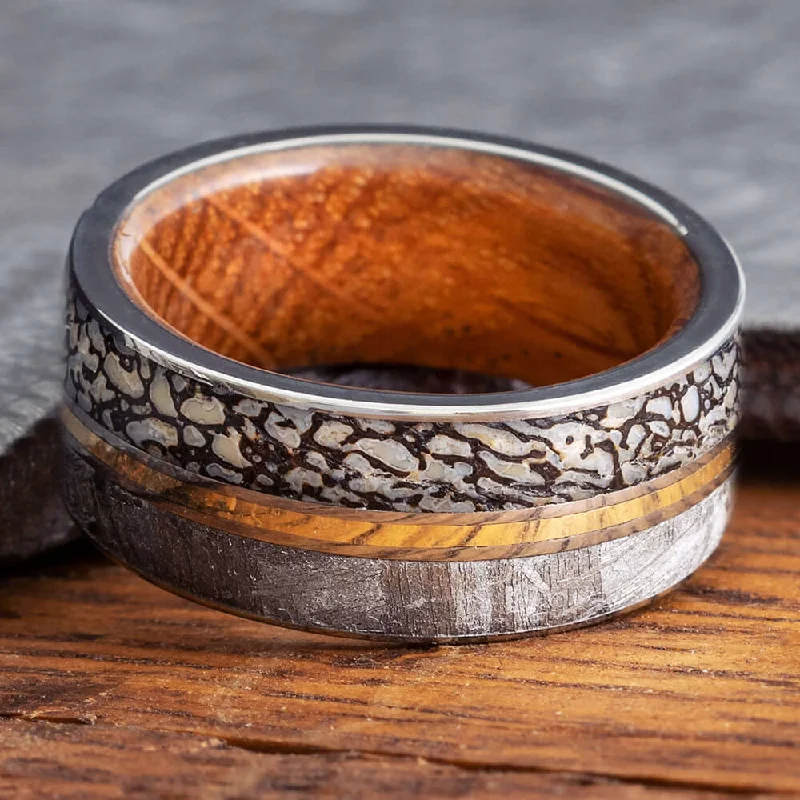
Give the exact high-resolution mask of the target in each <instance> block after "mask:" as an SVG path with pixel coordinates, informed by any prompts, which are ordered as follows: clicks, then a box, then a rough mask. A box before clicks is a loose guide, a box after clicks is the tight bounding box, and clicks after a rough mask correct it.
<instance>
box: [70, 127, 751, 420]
mask: <svg viewBox="0 0 800 800" xmlns="http://www.w3.org/2000/svg"><path fill="white" fill-rule="evenodd" d="M352 143H361V144H364V143H375V144H381V143H403V144H412V145H413V144H418V145H427V146H441V147H458V148H465V149H468V150H477V151H481V152H485V153H491V154H496V155H498V156H502V157H506V158H511V159H518V160H521V161H525V162H533V163H535V164H539V165H541V166H543V167H547V168H550V169H554V170H560V171H562V172H565V173H568V174H570V175H572V176H573V177H577V178H579V179H582V180H584V181H588V182H591V183H597V184H600V185H602V186H604V187H606V188H607V189H610V190H612V191H614V192H616V193H618V194H621V195H623V196H625V197H627V198H628V199H630V200H633V201H634V202H635V203H637V204H639V205H640V206H641V207H643V208H645V209H647V210H649V211H650V212H651V213H652V214H654V215H655V216H656V217H658V218H660V219H661V220H662V221H663V222H665V223H666V224H667V225H669V226H670V227H671V228H672V229H673V230H674V231H675V234H676V236H678V237H680V238H681V239H682V240H683V242H684V243H685V244H686V245H687V247H688V249H689V251H690V252H691V253H692V255H693V256H694V258H695V259H696V261H697V264H698V266H699V269H700V277H701V288H700V301H699V303H698V306H697V309H696V311H695V313H694V315H693V316H692V318H691V319H690V320H689V321H688V323H687V324H686V325H685V326H684V327H683V328H682V329H681V330H679V331H678V332H677V333H675V334H674V335H673V336H672V337H670V338H669V339H668V340H666V341H665V342H663V343H662V344H660V345H659V346H657V347H655V348H653V349H652V350H650V351H648V352H646V353H643V354H642V355H640V356H638V357H636V358H633V359H632V360H630V361H627V362H625V363H624V364H621V365H619V366H616V367H613V368H611V369H608V370H606V371H604V372H601V373H596V374H594V375H590V376H588V377H585V378H580V379H577V380H572V381H568V382H565V383H561V384H556V385H551V386H543V387H537V388H532V389H526V390H518V391H511V392H502V393H485V394H472V395H470V394H465V395H457V396H455V395H450V396H448V395H441V394H416V393H405V392H403V393H397V392H393V391H389V390H378V389H363V388H353V387H342V386H337V385H332V384H327V383H321V382H315V381H310V380H307V379H304V378H303V379H301V378H295V377H291V376H288V375H283V374H280V373H276V372H270V371H267V370H263V369H259V368H257V367H252V366H249V365H247V364H243V363H241V362H238V361H234V360H232V359H229V358H226V357H225V356H222V355H219V354H217V353H214V352H212V351H210V350H207V349H205V348H202V347H198V346H197V345H195V344H194V343H192V342H190V341H189V340H187V339H185V338H184V337H182V336H180V335H179V334H177V333H175V332H174V331H172V330H170V329H169V328H167V327H166V326H164V325H162V324H160V323H158V322H156V321H155V320H154V319H152V318H151V317H149V316H148V315H146V314H144V313H143V312H142V311H141V309H140V308H139V307H138V306H137V305H136V304H135V303H134V302H133V301H132V300H131V298H130V297H129V296H128V295H127V294H126V293H125V291H124V290H123V289H122V288H121V287H120V285H119V283H118V281H117V280H116V278H115V276H114V275H113V271H112V269H111V265H110V247H111V241H112V237H113V235H114V231H115V227H116V225H117V223H118V221H119V220H120V218H121V217H122V215H123V214H124V213H125V211H126V209H128V208H129V207H130V206H131V205H133V204H135V203H136V202H137V201H138V200H140V199H141V198H142V197H143V196H145V195H146V194H147V193H148V192H150V191H152V190H153V189H154V188H155V187H157V186H159V185H163V184H164V183H165V182H169V181H170V180H171V179H173V178H175V177H177V176H179V175H181V174H184V173H186V172H191V171H193V170H195V169H198V168H200V167H201V166H204V165H207V164H213V163H219V162H223V161H229V160H232V159H235V158H237V157H240V156H243V155H246V154H250V153H260V152H265V151H267V150H285V149H290V148H298V147H304V146H306V145H309V144H315V145H319V144H329V145H342V146H346V145H348V144H352ZM69 267H70V270H71V273H72V275H73V276H74V281H75V285H76V289H77V291H78V293H79V295H80V296H81V298H82V299H83V300H84V301H85V302H86V303H87V304H88V305H89V306H91V307H92V308H93V309H94V311H95V312H96V313H97V314H98V315H99V316H100V317H101V318H102V319H103V321H104V323H105V324H107V325H108V326H109V327H111V328H112V329H115V330H117V331H118V332H119V333H121V334H122V335H124V336H125V337H126V338H127V339H128V340H130V341H132V342H135V343H136V349H137V350H140V351H141V352H143V353H146V354H147V356H148V357H149V358H151V359H152V360H153V361H154V362H156V363H161V364H163V365H165V366H168V367H172V368H175V369H177V370H179V371H185V372H187V373H188V374H191V375H194V376H196V377H198V378H200V379H204V380H207V381H208V382H210V383H218V384H219V383H221V384H224V385H226V386H229V387H231V388H232V389H238V390H240V391H242V392H243V393H244V394H247V395H248V396H251V397H257V398H263V399H267V400H272V401H275V402H282V403H286V404H299V405H302V406H304V407H313V408H316V409H319V410H324V411H329V412H332V413H342V414H362V415H373V416H379V417H381V418H384V419H410V420H415V419H425V420H435V419H448V420H451V419H463V420H467V419H469V420H484V419H497V418H506V417H509V416H525V417H537V416H545V415H553V414H558V413H564V412H571V411H574V410H575V409H577V408H587V407H590V406H592V405H594V404H598V403H601V402H613V401H614V400H615V399H616V398H622V397H629V396H632V395H635V394H638V393H641V392H643V391H645V390H647V389H648V388H649V387H652V386H655V385H658V384H659V383H661V382H663V381H664V380H665V379H666V378H669V377H670V376H671V375H676V374H680V373H681V372H682V371H685V370H686V369H687V368H689V367H691V366H692V365H693V364H695V363H697V362H699V361H701V360H702V359H703V358H705V357H707V356H709V355H710V354H711V353H713V352H714V350H715V349H716V348H718V347H719V345H720V344H721V343H722V342H724V341H725V340H726V339H727V338H729V337H730V336H731V335H732V333H733V331H734V330H735V328H736V326H737V323H738V319H739V317H740V315H741V309H742V306H743V303H744V294H745V287H744V278H743V275H742V272H741V268H740V266H739V264H738V261H737V259H736V257H735V255H734V254H733V252H732V250H731V249H730V247H729V246H728V245H727V243H726V242H725V241H724V239H723V238H722V237H721V236H720V235H719V234H718V233H717V232H716V231H715V230H714V228H713V227H712V226H711V225H709V224H708V223H707V222H706V221H705V220H704V219H703V218H702V217H701V216H699V215H698V214H697V213H695V212H694V211H693V210H692V209H690V208H689V207H687V206H686V205H684V204H683V203H682V202H680V201H679V200H676V199H675V198H673V197H671V196H670V195H668V194H667V193H665V192H663V191H661V190H660V189H657V188H655V187H653V186H650V185H648V184H647V183H645V182H644V181H641V180H639V179H638V178H635V177H633V176H631V175H627V174H625V173H624V172H622V171H620V170H617V169H615V168H613V167H610V166H607V165H604V164H600V163H598V162H595V161H593V160H591V159H587V158H584V157H582V156H578V155H575V154H573V153H569V152H566V151H561V150H557V149H554V148H550V147H544V146H539V145H532V144H527V143H525V142H521V141H518V140H516V139H511V138H507V137H499V136H487V135H483V134H475V133H470V132H465V131H459V130H451V129H446V128H422V127H411V126H371V125H359V126H335V127H320V128H299V129H293V130H284V131H277V132H269V133H256V134H250V135H246V136H237V137H229V138H225V139H220V140H216V141H211V142H207V143H204V144H200V145H197V146H194V147H189V148H187V149H184V150H181V151H178V152H176V153H173V154H170V155H167V156H164V157H163V158H159V159H156V160H154V161H151V162H149V163H147V164H144V165H143V166H141V167H139V168H138V169H135V170H133V171H132V172H130V173H128V174H127V175H125V176H124V177H122V178H120V179H119V180H118V181H116V182H115V183H113V184H112V185H111V186H109V187H108V188H107V189H106V190H105V191H103V192H102V193H101V194H100V195H99V196H98V198H97V200H96V201H95V202H94V204H93V205H92V206H91V207H90V208H89V209H88V210H87V211H86V212H85V213H84V215H83V216H82V218H81V219H80V221H79V223H78V226H77V228H76V230H75V234H74V237H73V240H72V243H71V246H70V252H69Z"/></svg>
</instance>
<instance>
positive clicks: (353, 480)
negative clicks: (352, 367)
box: [63, 127, 744, 642]
mask: <svg viewBox="0 0 800 800" xmlns="http://www.w3.org/2000/svg"><path fill="white" fill-rule="evenodd" d="M743 294H744V286H743V279H742V276H741V271H740V269H739V267H738V264H737V262H736V260H735V257H734V256H733V254H732V253H731V251H730V249H729V248H728V246H727V245H726V244H725V242H724V241H723V240H722V239H721V238H720V237H719V235H718V234H717V233H716V232H715V231H714V230H713V229H712V228H711V227H710V226H709V225H708V223H706V222H705V221H704V220H702V219H701V218H700V217H698V216H697V215H696V214H695V213H694V212H692V211H691V210H690V209H688V208H686V207H685V206H684V205H683V204H681V203H680V202H678V201H676V200H674V199H673V198H671V197H669V196H667V195H665V194H664V193H663V192H661V191H659V190H657V189H654V188H653V187H650V186H647V185H646V184H643V183H642V182H640V181H638V180H636V179H634V178H632V177H630V176H628V175H625V174H622V173H620V172H618V171H617V170H615V169H612V168H610V167H607V166H604V165H600V164H597V163H595V162H592V161H589V160H587V159H583V158H580V157H577V156H574V155H572V154H568V153H563V152H560V151H556V150H552V149H549V148H544V147H539V146H533V145H529V144H525V143H522V142H518V141H514V140H508V139H500V138H495V137H486V136H479V135H474V134H466V133H463V132H458V131H447V130H440V129H418V128H396V127H395V128H378V127H360V128H358V129H353V128H337V129H306V130H300V131H288V132H282V133H277V134H259V135H253V136H248V137H238V138H234V139H228V140H223V141H218V142H211V143H208V144H204V145H200V146H198V147H194V148H190V149H188V150H185V151H182V152H180V153H177V154H174V155H170V156H167V157H165V158H162V159H159V160H156V161H153V162H151V163H149V164H146V165H144V166H143V167H141V168H139V169H137V170H135V171H134V172H132V173H130V174H129V175H127V176H125V177H124V178H122V179H120V180H119V181H118V182H116V183H115V184H113V185H112V186H110V187H109V188H108V189H107V190H105V191H104V192H103V193H102V194H101V195H100V196H99V197H98V198H97V200H96V202H95V203H94V205H93V206H92V207H91V208H90V209H89V210H88V211H87V212H86V213H85V214H84V215H83V217H82V218H81V220H80V221H79V223H78V226H77V228H76V231H75V235H74V238H73V241H72V244H71V247H70V253H69V257H68V302H67V351H68V358H67V372H66V381H65V408H64V412H63V420H64V437H65V442H66V448H65V453H66V454H65V460H66V467H67V468H66V470H65V486H66V490H65V494H66V499H67V506H68V508H69V510H70V512H71V514H72V515H73V517H74V518H75V519H76V521H77V522H78V523H79V524H80V525H81V526H82V527H84V528H85V529H86V530H87V532H88V533H89V534H90V535H91V536H92V538H93V539H94V540H95V541H96V542H97V543H98V544H99V545H100V546H101V548H103V549H104V550H105V551H107V552H108V553H109V554H110V555H112V556H113V557H115V558H117V559H118V560H120V561H122V562H123V563H125V564H126V565H128V566H130V567H131V568H132V569H134V570H136V571H138V572H139V573H141V574H142V575H143V576H144V577H146V578H148V579H149V580H151V581H153V582H155V583H158V584H160V585H162V586H164V587H165V588H167V589H170V590H172V591H174V592H177V593H180V594H183V595H186V596H188V597H191V598H193V599H196V600H199V601H201V602H204V603H207V604H210V605H213V606H216V607H219V608H221V609H224V610H227V611H231V612H234V613H237V614H242V615H245V616H251V617H255V618H258V619H263V620H265V621H269V622H274V623H277V624H280V625H286V626H292V627H300V628H306V629H310V630H319V631H325V632H330V633H342V634H349V635H360V636H370V637H376V638H386V639H399V640H410V641H440V642H444V641H474V640H486V639H493V638H501V637H508V636H519V635H525V634H531V633H535V632H539V631H546V630H552V629H561V628H565V627H571V626H576V625H583V624H587V623H589V622H592V621H596V620H598V619H602V618H604V617H607V616H608V615H610V614H614V613H616V612H619V611H622V610H625V609H628V608H631V607H634V606H636V605H639V604H641V603H643V602H645V601H647V600H649V599H651V598H653V597H655V596H657V595H659V594H661V593H663V592H665V591H667V590H668V589H669V588H671V587H672V586H673V585H674V584H675V583H677V582H678V581H680V580H682V579H683V578H685V577H686V576H687V575H689V574H690V573H691V572H692V571H693V570H694V569H696V568H697V567H698V566H699V565H700V564H701V563H702V562H703V561H704V560H705V559H706V558H707V557H708V555H709V554H710V553H711V552H713V550H714V548H715V547H716V545H717V543H718V542H719V539H720V537H721V535H722V533H723V530H724V527H725V524H726V522H727V518H728V513H729V507H730V497H731V483H732V470H733V464H734V450H733V443H732V436H733V432H734V429H735V425H736V422H737V415H738V397H737V394H738V369H739V349H738V343H737V334H736V331H737V324H738V319H739V316H740V313H741V306H742V301H743ZM363 363H372V364H415V365H417V366H421V367H427V368H430V369H438V370H445V369H454V370H461V371H466V372H467V373H468V374H471V373H480V374H483V375H490V376H501V377H502V378H508V379H516V383H513V384H510V385H511V386H512V388H510V389H509V390H508V391H494V392H482V393H475V394H433V393H427V394H425V393H419V392H397V391H388V390H379V389H367V388H359V387H355V386H344V385H337V384H332V383H326V382H323V381H320V380H309V379H307V378H302V377H298V372H297V370H299V369H301V368H307V367H316V366H320V365H332V364H333V365H336V364H363ZM292 373H294V374H292Z"/></svg>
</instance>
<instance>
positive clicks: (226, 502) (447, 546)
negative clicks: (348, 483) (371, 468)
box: [64, 410, 733, 559]
mask: <svg viewBox="0 0 800 800" xmlns="http://www.w3.org/2000/svg"><path fill="white" fill-rule="evenodd" d="M64 423H65V426H66V428H67V430H68V431H69V433H70V434H71V435H72V436H73V437H74V438H75V439H76V441H77V442H78V443H79V444H81V445H82V446H83V447H84V448H85V449H86V450H87V451H88V452H89V453H90V454H91V455H92V456H94V457H95V458H97V459H98V460H99V461H101V462H102V463H103V464H105V465H106V466H107V467H108V468H109V469H111V470H112V471H113V472H115V473H117V474H118V475H119V476H120V478H123V479H124V480H125V482H126V484H129V485H132V487H133V488H135V489H136V490H137V491H138V492H139V493H140V494H143V495H145V496H147V497H149V499H150V500H151V502H153V503H154V504H157V505H159V506H162V507H165V508H168V509H169V510H171V511H173V512H174V513H177V514H180V515H182V516H185V517H190V518H192V519H195V520H197V521H201V522H204V523H205V524H209V525H212V526H216V527H224V528H225V529H226V530H230V531H231V532H235V533H237V534H238V535H242V536H250V537H251V538H257V539H260V540H263V541H271V542H274V543H276V544H287V545H293V546H297V547H304V548H308V549H323V550H326V551H331V552H339V553H342V554H345V551H346V554H348V555H366V554H369V555H372V556H373V557H403V556H401V555H399V553H401V552H402V553H405V554H406V556H405V557H408V554H409V553H410V552H411V551H413V552H415V553H416V554H417V557H418V558H428V557H432V556H433V555H434V554H438V558H443V557H444V558H448V559H455V558H458V557H459V556H460V555H461V552H460V551H462V550H465V551H468V554H467V555H468V557H469V558H478V557H483V558H489V557H492V558H493V557H498V555H497V553H500V552H502V553H504V554H505V555H507V556H521V555H528V554H530V553H531V551H532V550H533V551H536V552H553V551H554V550H562V549H572V547H578V546H585V545H588V544H591V543H596V542H597V541H604V540H607V539H612V538H618V537H619V536H624V535H628V534H629V533H634V532H637V531H639V530H643V529H644V528H646V527H650V526H652V525H654V524H657V523H658V522H661V521H663V520H665V519H669V518H670V517H672V516H674V515H675V514H678V513H680V512H681V511H683V510H685V509H686V508H688V507H690V506H691V505H694V504H695V503H696V502H699V500H701V499H702V498H703V497H705V496H706V495H708V494H709V493H710V492H711V491H713V489H714V488H716V487H717V486H718V485H719V484H720V483H721V482H722V481H723V480H724V479H725V478H726V477H727V476H728V474H730V471H731V469H732V463H733V447H732V445H730V444H729V443H726V444H724V445H722V446H721V447H720V448H718V449H717V450H716V451H714V452H712V453H710V454H709V455H708V456H707V457H705V458H703V459H701V460H700V461H699V462H696V463H694V464H691V465H687V467H684V468H681V469H678V470H675V471H674V472H673V473H671V475H670V476H668V477H670V478H671V482H669V483H665V482H664V479H658V480H657V481H651V482H648V483H647V484H643V485H641V486H640V487H637V489H638V490H639V491H638V493H637V494H636V495H635V496H630V494H629V493H628V492H619V493H617V492H615V493H611V494H607V495H603V498H604V504H603V505H601V506H599V507H598V506H596V505H595V503H596V498H593V499H592V500H593V501H595V503H593V502H587V501H577V502H573V503H563V504H551V505H550V506H547V507H546V512H547V513H546V514H543V513H542V511H543V510H544V508H543V507H541V506H540V507H537V508H535V509H531V512H533V513H535V516H531V517H530V518H528V519H523V520H507V519H502V517H501V519H500V520H499V521H492V520H491V515H486V514H475V515H470V514H460V515H445V514H441V515H440V514H418V515H404V516H403V517H401V520H400V521H397V517H396V515H393V514H391V513H389V514H387V515H385V516H384V517H381V516H379V514H380V512H373V513H372V514H371V515H370V518H369V519H366V520H364V519H363V517H362V516H361V514H362V512H358V511H355V512H354V511H353V510H352V509H339V513H338V514H337V513H336V509H335V507H334V509H333V510H331V508H328V507H324V510H325V513H314V512H315V511H316V508H317V507H316V506H315V504H311V503H298V502H294V501H287V500H286V499H281V500H277V499H276V498H273V497H271V496H270V495H262V494H260V493H258V492H255V491H252V490H242V489H238V490H237V491H236V493H235V494H234V493H232V492H230V491H228V490H227V489H228V487H223V486H219V485H216V484H210V483H197V482H192V483H190V482H187V481H186V480H180V479H179V478H176V477H173V476H171V475H168V474H166V473H165V472H162V471H159V470H158V469H154V468H153V467H152V466H149V465H148V464H147V463H145V461H144V460H145V459H149V457H148V456H146V454H144V453H143V454H141V457H136V456H134V455H131V454H129V453H128V452H126V451H125V450H123V449H120V448H118V447H114V446H113V445H111V444H109V443H108V442H106V441H104V439H102V438H101V437H99V436H98V435H96V434H95V433H93V432H92V431H91V430H89V429H88V428H87V427H86V426H85V425H84V424H83V423H82V422H81V421H80V420H78V419H77V417H76V416H75V415H74V414H72V413H71V412H69V411H66V410H65V413H64ZM149 460H151V461H152V459H149ZM164 466H165V467H167V466H168V465H164ZM193 478H194V480H195V481H196V480H197V478H196V477H194V476H193ZM452 516H457V517H458V520H459V522H458V523H457V524H454V523H453V522H452ZM413 517H418V518H423V519H425V523H424V524H415V522H412V521H410V520H411V519H413ZM487 517H488V518H487ZM431 518H434V521H431ZM441 518H444V519H445V520H446V522H445V523H444V524H441V523H437V522H436V521H435V520H437V519H441ZM495 519H497V518H495ZM376 520H377V521H376ZM423 551H424V552H423ZM489 551H491V554H490V552H489ZM379 553H382V554H383V555H382V556H381V555H379Z"/></svg>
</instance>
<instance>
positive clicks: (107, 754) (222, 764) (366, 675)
mask: <svg viewBox="0 0 800 800" xmlns="http://www.w3.org/2000/svg"><path fill="white" fill-rule="evenodd" d="M793 456H794V453H793V448H791V447H790V446H778V445H762V446H760V447H758V448H753V447H750V448H749V449H746V451H745V467H744V469H743V471H742V481H741V486H740V491H739V495H738V500H737V504H736V510H735V515H734V519H733V522H732V524H731V526H730V528H729V531H728V533H727V534H726V536H725V539H724V541H723V544H722V545H721V547H720V549H719V550H718V551H717V553H716V554H715V555H714V556H713V557H712V558H711V560H710V561H709V562H708V563H707V565H706V566H704V567H703V568H702V569H701V570H700V571H699V572H698V573H697V574H696V575H694V576H693V577H692V578H690V579H689V580H688V581H686V582H685V583H684V584H683V585H682V586H681V587H680V588H679V589H677V590H676V591H675V592H673V593H672V594H670V595H668V596H666V597H664V598H661V599H659V600H657V601H656V602H655V603H654V604H653V605H652V606H650V607H649V608H646V609H642V610H639V611H635V612H633V613H631V614H628V615H626V616H622V617H619V618H617V619H615V620H613V621H610V622H607V623H605V624H601V625H598V626H595V627H591V628H586V629H583V630H579V631H572V632H569V633H562V634H556V635H551V636H547V637H540V638H533V639H527V640H520V641H514V642H505V643H499V644H488V645H474V646H454V647H436V648H424V649H421V648H416V649H415V648H409V647H406V646H399V645H380V644H374V643H369V642H364V641H356V640H347V639H336V638H329V637H325V636H320V635H315V634H307V633H301V632H297V631H286V630H281V629H279V628H273V627H269V626H266V625H262V624H259V623H256V622H251V621H248V620H242V619H237V618H235V617H231V616H227V615H225V614H221V613H219V612H216V611H213V610H210V609H206V608H203V607H200V606H196V605H193V604H192V603H189V602H187V601H185V600H182V599H180V598H177V597H173V596H172V595H170V594H167V593H166V592H164V591H162V590H160V589H158V588H155V587H154V586H151V585H150V584H148V583H146V582H145V581H143V580H142V579H140V578H138V577H136V576H135V575H133V574H130V573H129V572H127V571H126V570H124V569H122V568H121V567H119V566H117V565H115V564H112V563H110V562H109V561H107V560H106V559H105V558H103V557H102V556H100V555H98V554H97V553H96V552H95V551H94V550H93V549H92V548H91V546H90V545H89V544H87V543H86V542H78V543H76V544H73V545H69V546H67V547H65V548H62V549H60V550H58V551H54V552H53V553H51V554H50V555H48V556H46V557H44V558H39V559H38V560H36V561H33V562H29V563H27V564H25V565H23V566H22V567H20V566H17V567H16V568H13V569H11V568H10V569H8V570H7V571H6V572H5V573H4V574H3V576H2V581H1V583H2V589H0V798H34V797H36V798H38V797H69V798H97V797H132V798H148V797H165V798H243V799H244V798H260V797H271V796H289V797H305V796H312V795H317V794H319V795H326V796H335V797H370V796H379V795H381V796H385V797H426V798H427V797H466V796H470V797H472V796H474V797H503V796H511V797H534V798H535V797H549V796H556V797H567V798H579V799H580V798H586V797H599V798H623V799H624V798H662V797H664V798H690V797H691V798H694V797H697V798H701V797H702V798H714V797H727V796H733V795H738V796H772V795H782V796H787V795H788V796H792V795H795V796H800V468H798V467H797V466H795V465H794V464H793V461H794V458H793Z"/></svg>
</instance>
